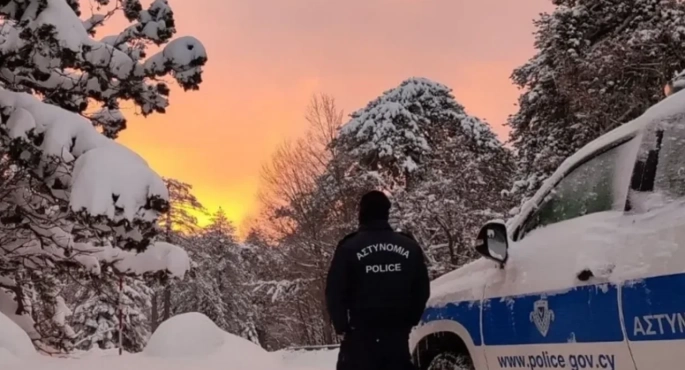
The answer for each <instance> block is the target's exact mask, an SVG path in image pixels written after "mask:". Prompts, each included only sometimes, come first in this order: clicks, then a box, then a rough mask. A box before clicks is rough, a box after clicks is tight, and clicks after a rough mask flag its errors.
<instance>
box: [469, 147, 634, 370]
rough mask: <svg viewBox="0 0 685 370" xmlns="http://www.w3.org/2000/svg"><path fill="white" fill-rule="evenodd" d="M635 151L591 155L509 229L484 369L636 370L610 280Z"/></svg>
mask: <svg viewBox="0 0 685 370" xmlns="http://www.w3.org/2000/svg"><path fill="white" fill-rule="evenodd" d="M637 148H638V141H637V139H635V138H631V137H626V138H624V139H622V140H619V141H617V142H613V143H610V144H609V145H606V146H604V147H602V148H600V149H598V150H596V151H594V152H593V153H592V154H589V155H588V156H587V157H585V158H583V159H582V160H581V161H579V162H578V164H577V165H574V166H572V167H571V168H570V170H569V171H567V172H566V174H564V175H563V176H561V178H560V179H559V181H558V182H557V184H556V185H555V186H554V187H553V188H552V189H551V190H550V191H549V193H548V194H546V196H544V198H542V200H541V201H540V202H539V204H537V207H536V209H535V210H534V211H532V212H531V213H530V214H529V215H528V216H527V217H525V218H524V219H523V222H522V223H521V224H520V225H514V226H515V227H516V226H517V227H518V230H517V231H516V232H515V233H514V234H515V235H514V241H513V242H512V243H511V245H510V248H509V259H508V261H507V263H506V264H505V265H504V267H503V268H502V270H501V271H500V274H499V275H498V276H497V277H496V278H494V279H492V280H491V281H489V282H488V285H487V286H486V289H485V297H484V301H483V311H482V312H483V313H482V315H483V316H482V330H483V340H484V344H485V345H486V348H485V352H486V360H487V363H488V368H489V369H505V368H526V369H543V368H570V369H586V368H587V369H590V368H592V369H612V370H614V369H634V364H633V361H632V358H631V356H630V352H629V349H628V345H627V342H626V340H625V336H624V333H623V330H622V326H621V320H620V312H619V303H618V302H619V291H618V288H617V286H616V285H613V284H611V283H610V278H611V274H612V271H613V265H614V263H615V261H614V260H613V256H614V254H613V251H614V249H615V248H616V246H617V244H618V243H617V239H616V235H615V234H616V233H615V231H616V228H617V227H618V226H619V224H620V222H621V218H622V217H623V211H624V206H625V201H626V197H627V193H628V187H629V181H630V175H631V169H632V163H633V162H634V158H635V155H636V152H637ZM631 157H632V159H629V160H628V161H626V160H623V159H625V158H631Z"/></svg>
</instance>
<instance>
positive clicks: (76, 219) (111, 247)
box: [0, 0, 207, 349]
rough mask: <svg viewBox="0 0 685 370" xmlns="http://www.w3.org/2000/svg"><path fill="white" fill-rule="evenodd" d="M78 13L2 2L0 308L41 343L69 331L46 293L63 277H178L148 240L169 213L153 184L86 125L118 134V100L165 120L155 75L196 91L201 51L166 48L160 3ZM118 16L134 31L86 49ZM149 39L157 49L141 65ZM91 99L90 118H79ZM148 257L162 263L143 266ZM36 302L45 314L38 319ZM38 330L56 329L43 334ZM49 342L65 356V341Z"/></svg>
mask: <svg viewBox="0 0 685 370" xmlns="http://www.w3.org/2000/svg"><path fill="white" fill-rule="evenodd" d="M78 4H79V2H78V1H73V0H71V1H68V2H67V1H65V0H30V1H15V0H8V1H4V2H2V3H1V5H0V19H2V23H1V24H0V70H2V73H0V158H2V166H3V167H4V170H3V171H2V172H1V175H0V178H1V180H0V181H1V182H2V184H3V187H2V192H1V193H0V239H1V240H2V241H3V243H2V244H1V246H0V290H2V292H0V293H5V292H7V291H10V292H11V293H12V296H13V302H9V303H7V302H3V304H2V305H0V306H2V307H5V308H7V307H9V310H11V312H3V313H6V314H8V315H9V316H11V318H12V319H14V320H15V321H17V322H18V323H20V325H22V327H23V328H24V329H25V330H26V331H27V332H29V333H31V334H32V335H33V337H34V338H35V339H38V340H42V339H43V338H52V337H55V336H54V335H52V334H51V332H53V331H54V330H53V329H58V330H61V332H62V336H63V337H71V335H72V334H73V332H71V330H70V328H69V327H68V326H67V325H63V324H62V323H63V322H64V320H63V316H64V315H66V314H67V310H65V309H64V307H63V306H64V305H63V304H62V303H64V300H63V299H62V297H60V296H55V295H54V294H53V293H54V292H55V291H57V290H56V288H57V285H58V284H59V282H58V281H57V280H56V279H55V277H59V276H60V275H61V272H62V271H63V270H64V269H74V268H75V269H81V271H84V270H85V271H86V272H88V273H92V274H94V275H100V274H101V273H102V272H103V270H104V269H107V268H109V269H113V270H116V271H117V273H118V274H132V275H135V274H144V273H152V272H154V271H159V270H165V269H169V268H171V269H172V271H171V273H172V274H174V275H177V276H181V275H183V273H184V272H185V268H184V267H182V266H184V264H183V263H181V264H180V265H179V263H178V262H179V261H178V259H185V258H187V256H186V255H185V252H183V251H182V250H180V249H178V248H177V247H175V246H173V245H169V244H165V243H158V242H155V237H156V234H157V226H156V219H157V216H158V214H160V213H163V212H165V211H166V209H167V207H168V202H167V198H168V192H167V189H166V188H165V187H164V183H163V182H162V180H161V178H160V177H159V176H158V175H157V174H156V173H154V171H152V170H151V169H150V168H149V166H148V165H147V163H146V162H145V161H144V160H143V159H142V158H140V157H139V156H138V155H137V154H135V153H133V152H132V151H130V150H129V149H127V148H125V147H123V146H121V145H118V144H117V143H115V142H113V141H111V140H109V139H107V138H106V137H104V136H103V135H102V134H101V133H100V132H98V130H96V129H95V127H94V126H99V127H100V129H101V131H102V133H104V134H105V135H107V136H109V137H116V135H117V133H118V132H119V131H121V130H122V129H123V128H125V120H124V119H123V115H122V114H121V113H120V111H119V110H118V109H119V104H120V102H121V101H122V100H128V101H129V102H130V103H132V105H133V106H135V107H138V108H139V109H140V111H141V112H142V113H143V114H149V113H152V112H155V111H158V112H162V111H163V110H164V108H165V107H166V106H167V104H168V100H167V95H168V93H169V87H168V86H167V85H166V84H164V83H163V82H161V80H160V78H162V77H163V76H164V75H167V74H171V75H173V77H175V79H176V80H177V82H179V83H180V84H181V85H182V86H183V87H184V88H186V89H188V88H189V89H194V88H197V86H198V84H199V82H200V80H201V78H200V76H201V71H202V66H203V65H204V63H205V62H206V59H207V58H206V53H205V50H204V48H203V46H202V44H200V43H199V41H197V40H195V39H194V38H192V37H186V38H179V39H176V40H173V41H171V42H169V43H168V44H167V45H166V46H164V44H165V43H166V42H167V41H169V40H170V38H171V36H172V35H173V34H174V32H175V29H174V25H173V17H172V12H171V10H170V8H169V7H168V5H167V4H166V2H165V1H163V0H157V1H154V2H153V3H152V4H151V5H150V7H149V8H147V9H145V10H144V9H143V8H142V6H141V5H140V4H139V3H138V1H136V0H126V1H117V2H116V3H112V4H110V3H109V2H107V1H98V4H99V5H98V6H100V5H101V6H103V7H106V6H107V5H111V8H108V9H107V10H106V14H102V15H94V16H93V17H91V18H90V19H89V20H86V21H82V20H81V19H79V17H78V11H77V10H76V9H77V8H78ZM102 9H104V8H102V7H99V8H98V11H100V10H102ZM118 11H123V12H124V14H125V15H126V17H127V19H129V21H131V22H132V23H131V25H130V26H129V27H127V29H126V30H125V31H123V32H122V33H121V34H119V35H114V36H112V37H105V38H103V39H102V40H100V41H96V40H94V39H93V38H92V37H91V35H92V34H93V31H94V29H95V27H97V26H98V25H100V24H102V22H104V21H105V20H106V19H108V18H109V17H110V16H111V15H113V14H115V13H116V12H118ZM148 41H152V42H154V43H156V44H158V45H160V46H163V49H162V50H161V51H160V52H159V53H157V54H154V55H152V56H151V57H149V58H145V55H144V50H145V45H146V44H147V42H148ZM41 99H42V101H41ZM89 102H90V103H93V104H91V107H92V108H93V110H94V112H93V113H89V114H86V113H85V112H86V111H87V108H89V104H88V103H89ZM63 108H66V109H67V110H65V109H63ZM70 111H71V112H70ZM88 111H90V110H88ZM77 113H82V114H83V115H86V116H87V117H84V116H83V115H79V114H77ZM138 252H143V253H142V254H138ZM150 253H151V254H155V255H156V256H157V257H158V259H157V260H158V261H159V262H160V263H159V264H157V265H154V266H153V265H150V264H146V263H142V261H143V258H144V257H145V254H150ZM162 256H166V257H163V258H162ZM148 257H149V256H148ZM148 260H150V259H148ZM167 263H169V264H167ZM179 266H181V267H179ZM172 267H177V268H172ZM38 272H39V273H38ZM27 277H33V278H31V279H29V278H27ZM41 277H42V278H41ZM36 302H52V304H53V307H52V308H50V309H41V310H40V311H37V310H34V308H35V307H38V306H37V305H36V304H35V303H36ZM43 314H45V315H47V316H41V315H43ZM31 317H33V318H36V319H37V321H38V322H40V323H41V325H35V324H31V323H32V322H33V321H32V320H30V318H31ZM55 318H58V319H57V320H56V321H55ZM47 322H55V325H56V326H55V327H51V328H47V329H46V328H45V325H42V324H43V323H47ZM36 329H37V330H38V332H36ZM67 339H69V338H67ZM43 344H46V343H45V342H44V343H43ZM47 345H49V346H52V347H54V348H55V349H68V344H65V343H64V342H63V341H59V342H58V343H52V342H51V343H47Z"/></svg>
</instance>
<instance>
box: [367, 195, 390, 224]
mask: <svg viewBox="0 0 685 370" xmlns="http://www.w3.org/2000/svg"><path fill="white" fill-rule="evenodd" d="M390 207H391V204H390V199H388V197H387V196H385V194H383V193H382V192H380V191H377V190H374V191H370V192H368V193H366V194H364V196H363V197H362V199H361V201H360V202H359V224H360V225H364V224H368V223H369V222H371V221H388V219H389V218H390Z"/></svg>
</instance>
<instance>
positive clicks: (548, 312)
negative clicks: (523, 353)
mask: <svg viewBox="0 0 685 370" xmlns="http://www.w3.org/2000/svg"><path fill="white" fill-rule="evenodd" d="M536 302H541V303H540V308H539V309H537V310H536ZM545 305H546V307H547V308H546V309H544V308H543V307H545ZM483 315H484V316H483V337H484V339H485V344H486V345H493V346H497V345H521V344H523V345H525V344H553V343H569V342H576V343H594V342H620V341H623V331H622V329H621V323H620V320H619V313H618V290H617V289H616V287H615V286H611V285H609V284H606V285H590V286H582V287H576V288H573V289H569V290H566V291H562V292H556V293H546V294H534V295H525V296H515V297H504V298H494V299H489V300H487V301H486V303H485V304H484V305H483ZM536 315H539V317H538V319H537V320H538V321H539V324H541V325H539V326H540V327H542V328H543V329H542V330H541V329H540V328H539V327H538V326H537V325H536V323H535V321H536V318H535V316H536ZM545 316H547V317H546V318H545ZM545 322H546V323H547V324H548V325H547V327H548V331H547V332H544V326H545V325H544V324H545Z"/></svg>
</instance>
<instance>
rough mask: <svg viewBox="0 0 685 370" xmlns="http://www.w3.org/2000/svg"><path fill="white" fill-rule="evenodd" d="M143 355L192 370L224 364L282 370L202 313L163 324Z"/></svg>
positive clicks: (237, 369) (261, 351) (238, 369)
mask: <svg viewBox="0 0 685 370" xmlns="http://www.w3.org/2000/svg"><path fill="white" fill-rule="evenodd" d="M143 355H144V356H146V357H148V358H160V359H167V360H173V361H174V363H179V364H180V363H187V364H188V365H191V364H195V366H190V367H189V368H200V367H202V366H201V365H199V364H200V363H207V364H221V368H223V369H227V370H229V369H235V370H244V369H250V370H262V369H263V370H273V369H277V368H279V364H278V361H277V359H276V357H275V356H273V355H272V354H269V353H268V352H266V351H265V350H264V349H262V348H261V347H259V346H258V345H256V344H254V343H252V342H250V341H248V340H246V339H243V338H240V337H237V336H235V335H231V334H229V333H226V332H225V331H223V330H221V329H219V328H218V327H217V326H216V325H215V324H214V322H212V321H211V320H210V319H209V318H208V317H207V316H205V315H203V314H200V313H186V314H182V315H178V316H174V317H172V318H171V319H169V320H167V321H165V322H164V323H162V325H160V326H159V328H158V329H157V331H155V333H154V334H153V335H152V337H151V338H150V341H149V342H148V344H147V347H145V350H144V351H143ZM215 366H216V365H215ZM207 368H209V367H207Z"/></svg>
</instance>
